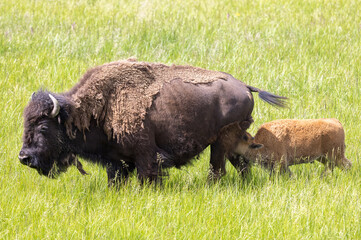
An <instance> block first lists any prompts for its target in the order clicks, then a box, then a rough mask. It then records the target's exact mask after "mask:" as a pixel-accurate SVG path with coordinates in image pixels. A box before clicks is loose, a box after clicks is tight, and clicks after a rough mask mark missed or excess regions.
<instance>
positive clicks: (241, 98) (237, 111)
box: [148, 79, 253, 166]
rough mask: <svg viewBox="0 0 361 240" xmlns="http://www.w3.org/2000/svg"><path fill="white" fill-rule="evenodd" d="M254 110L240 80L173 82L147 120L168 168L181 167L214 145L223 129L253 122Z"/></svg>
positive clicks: (163, 90)
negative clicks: (251, 120) (200, 82)
mask: <svg viewBox="0 0 361 240" xmlns="http://www.w3.org/2000/svg"><path fill="white" fill-rule="evenodd" d="M252 110H253V98H252V95H251V93H250V92H249V90H248V88H247V87H246V86H245V85H244V84H243V83H242V82H240V81H238V80H233V79H230V80H218V81H215V82H213V83H211V84H197V85H196V84H192V83H184V82H182V81H180V80H173V81H172V82H171V83H169V84H166V85H165V86H164V87H163V89H161V91H160V94H159V95H158V96H157V98H156V99H155V100H154V102H153V105H152V107H151V109H150V111H149V115H148V116H149V119H150V122H151V124H152V125H153V126H154V134H155V141H156V144H157V146H158V147H159V148H160V149H161V150H162V151H163V157H164V158H165V161H166V162H168V164H166V165H169V166H181V165H184V164H186V163H187V162H189V160H190V159H191V158H193V157H194V156H196V155H197V154H199V153H200V152H201V151H203V150H204V149H205V148H206V147H207V146H208V145H209V144H211V143H212V142H214V141H215V140H216V139H217V137H218V133H219V131H220V129H221V128H222V127H224V126H226V125H228V124H230V123H232V122H236V121H243V120H248V119H250V118H251V112H252ZM163 160H164V159H163Z"/></svg>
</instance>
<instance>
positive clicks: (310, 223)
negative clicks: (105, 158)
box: [0, 0, 361, 240]
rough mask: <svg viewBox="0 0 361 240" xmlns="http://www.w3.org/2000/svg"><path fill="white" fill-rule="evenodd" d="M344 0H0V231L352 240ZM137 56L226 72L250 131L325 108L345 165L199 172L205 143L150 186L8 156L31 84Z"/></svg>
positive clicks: (355, 201) (359, 68)
mask: <svg viewBox="0 0 361 240" xmlns="http://www.w3.org/2000/svg"><path fill="white" fill-rule="evenodd" d="M359 6H360V5H359V3H358V1H353V0H342V1H336V0H330V1H326V0H325V1H317V0H306V1H301V0H288V1H286V0H270V1H262V0H255V1H251V0H242V1H216V0H207V1H206V0H200V1H190V0H182V1H180V0H164V1H160V0H144V1H142V0H135V1H128V0H121V1H115V0H99V1H97V0H77V1H73V0H63V1H55V0H51V1H45V0H29V1H25V0H5V1H1V2H0V141H1V144H0V239H207V240H208V239H360V238H361V174H360V170H361V160H360V159H361V158H360V156H361V155H360V153H359V150H358V149H359V147H361V143H360V135H361V124H360V116H361V86H360V85H361V83H360V80H361V62H360V60H361V57H360V56H361V11H360V9H359ZM132 56H133V57H137V59H138V60H141V61H149V62H152V61H153V62H163V63H166V64H173V63H175V64H189V65H194V66H198V67H203V68H207V69H212V70H219V71H224V72H228V73H230V74H232V75H233V76H235V77H236V78H238V79H240V80H241V81H243V82H245V83H247V84H249V85H252V86H255V87H259V88H262V89H265V90H268V91H270V92H272V93H276V94H279V95H283V96H287V97H289V98H290V104H289V108H287V109H277V108H274V107H272V106H270V105H268V104H266V103H264V102H262V101H261V100H259V98H258V96H257V94H254V97H255V101H256V103H255V104H256V105H255V108H254V112H253V117H254V119H255V122H254V124H253V125H252V126H251V128H250V132H251V133H253V134H254V133H255V132H256V130H257V128H258V127H259V126H260V125H261V124H262V123H264V122H267V121H271V120H274V119H280V118H299V119H304V118H326V117H333V118H338V119H339V120H340V121H341V122H342V124H343V126H344V128H345V132H346V146H347V149H346V157H347V158H348V159H350V160H351V161H352V162H353V167H352V169H351V170H350V171H348V172H343V171H341V170H339V169H336V170H335V171H334V172H333V173H332V174H329V175H328V176H327V177H325V178H320V174H321V172H322V170H323V166H322V165H321V164H319V163H314V164H308V165H299V166H293V167H291V171H293V173H294V176H293V177H292V178H288V177H285V176H279V177H276V178H273V179H270V178H269V176H268V172H266V171H265V170H263V169H261V168H259V167H257V166H256V167H254V168H253V169H252V174H251V175H250V176H249V177H248V178H247V179H245V180H242V179H240V178H239V177H238V175H237V173H236V171H235V170H234V169H233V167H232V166H231V165H230V164H228V163H227V171H228V174H227V175H226V176H224V177H223V178H222V179H221V181H219V182H218V183H214V184H210V183H207V174H208V167H209V149H206V150H205V151H204V152H203V153H202V154H201V155H200V156H199V159H198V160H196V161H194V162H193V164H192V165H190V166H187V167H184V168H182V169H181V170H178V169H171V170H170V171H169V174H170V176H169V177H168V178H167V179H166V180H165V181H164V184H163V185H162V186H161V187H154V186H148V185H147V186H140V184H139V182H138V180H137V179H136V177H135V176H132V178H131V180H130V181H129V183H128V184H127V185H123V186H122V187H121V188H120V190H119V191H116V190H114V189H108V188H107V182H106V173H105V169H103V168H102V167H100V166H97V165H92V164H88V163H86V162H85V161H83V164H84V168H85V170H86V171H88V172H89V173H90V175H88V176H82V175H80V174H79V173H78V172H77V170H76V169H75V168H71V169H69V171H68V172H67V173H65V174H63V175H61V176H60V177H59V178H58V179H55V180H51V179H48V178H46V177H42V176H40V175H38V173H37V172H36V171H35V170H32V169H30V168H28V167H25V166H23V165H21V164H20V162H19V160H18V159H17V156H18V152H19V150H20V148H21V145H22V142H21V136H22V132H23V119H22V112H23V109H24V107H25V106H26V104H27V102H28V101H29V98H30V96H31V94H32V92H34V91H36V90H38V89H39V88H46V89H48V90H50V91H53V92H63V91H66V90H68V89H69V88H71V87H72V86H73V85H74V84H75V83H76V82H77V81H78V80H79V78H80V77H81V76H82V74H84V73H85V71H86V70H87V69H88V68H90V67H93V66H96V65H100V64H103V63H105V62H110V61H115V60H119V59H126V58H129V57H132Z"/></svg>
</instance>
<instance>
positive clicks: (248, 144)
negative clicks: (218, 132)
mask: <svg viewBox="0 0 361 240" xmlns="http://www.w3.org/2000/svg"><path fill="white" fill-rule="evenodd" d="M262 147H263V144H259V143H256V142H255V141H254V137H252V136H251V134H249V133H248V132H244V133H243V134H242V136H241V137H240V138H238V141H237V144H236V147H235V149H234V150H233V151H234V153H236V154H239V155H242V156H244V155H245V154H246V153H247V152H248V151H250V150H252V149H259V148H262Z"/></svg>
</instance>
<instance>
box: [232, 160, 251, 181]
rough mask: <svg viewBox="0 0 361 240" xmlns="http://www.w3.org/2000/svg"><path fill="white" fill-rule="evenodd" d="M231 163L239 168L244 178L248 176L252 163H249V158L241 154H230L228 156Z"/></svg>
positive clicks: (238, 170)
mask: <svg viewBox="0 0 361 240" xmlns="http://www.w3.org/2000/svg"><path fill="white" fill-rule="evenodd" d="M227 158H228V160H229V161H230V163H231V164H232V165H233V167H234V168H236V169H237V172H238V174H239V175H241V177H242V178H243V179H244V178H246V177H247V175H248V174H249V173H250V170H251V165H250V163H249V160H247V159H246V158H244V157H241V156H240V155H233V154H232V155H230V156H227Z"/></svg>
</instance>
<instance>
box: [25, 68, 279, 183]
mask: <svg viewBox="0 0 361 240" xmlns="http://www.w3.org/2000/svg"><path fill="white" fill-rule="evenodd" d="M252 91H256V92H259V93H260V97H261V98H262V99H263V100H265V101H267V102H269V103H271V104H276V105H279V106H283V101H282V100H283V99H284V98H283V97H279V96H275V95H272V94H270V93H267V92H265V91H261V90H259V89H257V88H254V87H251V86H247V85H245V84H244V83H242V82H240V81H239V80H237V79H235V78H233V77H232V76H231V75H229V74H226V73H221V72H215V71H208V70H204V69H200V68H194V67H190V66H166V65H163V64H154V63H143V62H135V61H120V62H114V63H109V64H105V65H102V66H99V67H96V68H94V69H91V70H89V71H88V72H87V73H86V74H85V75H84V76H83V78H82V79H81V80H80V82H79V83H78V84H77V85H76V86H75V87H74V88H72V89H71V90H70V91H69V92H66V93H63V94H55V93H51V95H52V96H53V97H55V99H57V101H58V102H59V105H60V112H59V114H58V115H57V116H55V117H53V116H51V114H50V112H52V109H53V107H54V104H53V102H52V100H51V99H50V97H49V93H48V92H46V91H39V92H37V93H36V94H35V95H34V96H33V98H32V100H31V101H30V103H29V105H28V106H27V107H26V109H25V112H24V135H23V147H22V150H21V151H20V154H19V158H20V160H21V162H22V163H23V164H25V165H28V166H30V167H32V168H35V169H37V170H38V171H39V172H40V173H41V174H44V175H47V176H55V175H56V174H57V173H60V172H63V171H66V169H67V168H68V167H69V166H70V165H75V166H77V167H78V169H79V171H80V172H81V173H84V172H83V171H82V168H81V165H79V164H78V162H77V160H76V158H75V156H80V157H83V158H85V159H86V160H90V161H92V162H99V163H101V164H103V165H104V166H106V168H107V173H108V181H109V183H110V184H112V183H113V182H114V181H119V180H120V179H121V178H122V177H125V178H126V177H127V176H128V174H129V173H130V172H132V171H133V170H134V169H137V172H138V176H139V178H140V179H143V180H144V179H150V180H155V179H157V177H158V176H161V175H162V172H161V168H167V167H172V166H175V167H181V166H183V165H185V164H187V163H188V162H189V161H190V160H191V159H192V158H193V157H194V156H196V155H198V154H199V153H200V152H201V151H202V150H203V149H205V148H206V147H207V146H208V145H211V160H210V163H211V169H213V171H212V174H213V175H214V176H219V175H220V174H219V173H220V171H221V170H222V169H223V168H224V155H225V153H226V151H227V149H225V146H224V145H222V144H220V141H219V134H220V130H221V129H222V128H223V127H225V126H228V125H229V124H232V123H239V124H240V125H241V126H242V127H243V128H244V130H245V129H247V128H248V127H249V125H250V124H251V122H252V121H253V120H252V117H251V113H252V110H253V97H252V94H251V92H252Z"/></svg>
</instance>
